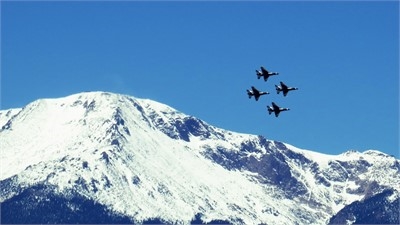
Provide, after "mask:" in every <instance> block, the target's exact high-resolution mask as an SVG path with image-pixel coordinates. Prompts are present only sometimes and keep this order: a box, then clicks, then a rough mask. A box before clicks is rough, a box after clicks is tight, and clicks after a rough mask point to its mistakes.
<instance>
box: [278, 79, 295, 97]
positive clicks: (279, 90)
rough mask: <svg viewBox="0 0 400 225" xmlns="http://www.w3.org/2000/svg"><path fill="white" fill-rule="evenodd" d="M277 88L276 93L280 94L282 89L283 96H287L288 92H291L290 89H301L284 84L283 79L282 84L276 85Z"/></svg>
mask: <svg viewBox="0 0 400 225" xmlns="http://www.w3.org/2000/svg"><path fill="white" fill-rule="evenodd" d="M275 89H276V93H277V94H278V95H279V93H280V92H281V91H282V92H283V96H286V95H287V93H288V92H289V91H293V90H299V89H298V88H296V87H288V86H287V85H286V84H284V83H283V82H282V81H281V85H280V86H278V85H275Z"/></svg>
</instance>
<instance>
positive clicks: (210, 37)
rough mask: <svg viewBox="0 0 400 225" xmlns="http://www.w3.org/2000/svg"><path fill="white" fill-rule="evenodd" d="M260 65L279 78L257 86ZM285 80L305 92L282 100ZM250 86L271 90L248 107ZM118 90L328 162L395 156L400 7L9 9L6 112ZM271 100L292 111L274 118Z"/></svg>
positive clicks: (4, 52)
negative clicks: (360, 154) (372, 154)
mask: <svg viewBox="0 0 400 225" xmlns="http://www.w3.org/2000/svg"><path fill="white" fill-rule="evenodd" d="M261 65H263V66H265V67H266V68H267V69H269V70H271V71H277V72H279V73H280V75H279V76H275V77H271V78H270V79H269V80H268V82H264V81H262V80H257V78H256V75H255V69H258V68H259V67H260V66H261ZM279 81H284V82H285V83H286V84H288V85H289V86H295V87H298V88H299V90H298V91H295V92H291V93H289V94H288V96H287V97H285V98H284V97H283V96H282V95H277V94H276V92H275V90H274V85H275V84H278V83H279ZM252 85H254V86H255V87H257V88H259V89H260V90H266V91H269V92H271V94H270V95H268V96H262V97H261V98H260V100H259V101H258V102H255V101H254V99H251V100H250V99H248V97H247V95H246V89H247V88H250V86H252ZM83 91H110V92H116V93H122V94H128V95H132V96H135V97H140V98H150V99H153V100H156V101H159V102H162V103H165V104H167V105H170V106H172V107H174V108H176V109H178V110H179V111H182V112H184V113H186V114H189V115H193V116H196V117H198V118H200V119H203V120H205V121H206V122H208V123H210V124H212V125H215V126H218V127H222V128H225V129H228V130H232V131H237V132H244V133H251V134H260V135H263V136H265V137H266V138H268V139H273V140H279V141H283V142H287V143H290V144H292V145H295V146H297V147H300V148H305V149H310V150H314V151H318V152H324V153H328V154H339V153H341V152H344V151H346V150H350V149H355V150H359V151H364V150H368V149H378V150H380V151H383V152H386V153H388V154H392V155H396V156H397V157H399V3H398V2H396V1H390V2H369V1H366V2H341V1H339V2H316V1H310V2H293V1H283V2H270V1H266V2H258V1H256V2H179V1H178V2H135V1H133V2H130V1H122V2H107V1H99V2H79V1H77V2H51V1H47V2H4V1H2V2H1V109H8V108H14V107H23V106H24V105H26V104H28V103H29V102H31V101H34V100H36V99H39V98H53V97H63V96H67V95H70V94H74V93H78V92H83ZM272 101H274V102H276V103H277V104H278V105H280V106H282V107H289V108H290V109H291V110H290V111H288V112H283V113H281V115H280V117H279V118H275V117H274V116H269V115H268V114H267V111H266V105H267V104H269V105H270V104H271V102H272Z"/></svg>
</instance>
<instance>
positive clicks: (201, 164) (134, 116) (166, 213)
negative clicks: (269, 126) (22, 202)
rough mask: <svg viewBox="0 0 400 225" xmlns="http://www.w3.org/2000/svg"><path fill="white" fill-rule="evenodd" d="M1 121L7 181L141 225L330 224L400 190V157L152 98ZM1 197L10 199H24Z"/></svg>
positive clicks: (71, 106) (92, 102)
mask: <svg viewBox="0 0 400 225" xmlns="http://www.w3.org/2000/svg"><path fill="white" fill-rule="evenodd" d="M0 119H1V120H0V122H1V123H0V125H1V126H2V127H1V130H0V139H1V140H2V141H1V143H0V145H1V146H0V147H1V149H2V154H1V157H0V165H1V174H0V180H1V181H2V182H3V184H6V183H7V182H8V181H10V180H12V181H13V182H14V183H15V184H17V185H19V186H20V187H21V188H22V189H24V188H27V187H30V186H33V185H36V184H46V185H52V186H55V187H57V191H58V193H61V194H62V193H66V192H68V190H76V191H78V193H79V194H81V195H83V196H86V197H87V198H89V199H93V200H94V201H96V202H98V203H100V204H103V205H105V206H107V207H109V208H110V209H111V210H113V211H115V212H118V213H121V214H123V215H127V216H129V217H130V218H132V219H133V221H137V222H141V221H146V220H149V219H153V218H160V219H162V220H163V221H169V222H183V223H189V222H190V221H191V220H193V219H194V218H195V216H198V215H200V217H201V220H202V221H203V222H209V221H212V220H223V221H229V222H231V223H239V224H241V223H245V224H253V223H254V224H259V223H273V224H274V223H275V224H276V223H279V224H296V223H298V224H324V223H326V222H327V221H328V219H329V218H330V217H331V216H332V215H333V214H334V213H336V212H338V211H339V210H340V209H342V208H343V207H344V206H346V205H348V204H350V203H351V202H353V201H355V200H361V199H363V198H364V197H366V196H367V195H374V194H376V193H379V192H380V191H382V190H383V189H386V188H392V189H394V190H396V191H399V190H400V187H399V183H400V175H399V168H400V166H399V160H398V159H395V158H394V157H391V156H388V155H385V154H383V153H380V152H378V151H367V152H364V153H359V152H347V153H344V154H342V155H338V156H331V155H324V154H320V153H316V152H312V151H307V150H302V149H298V148H296V147H294V146H291V145H288V144H284V143H281V142H276V141H271V140H267V139H265V138H264V137H261V136H256V135H249V134H241V133H236V132H230V131H226V130H223V129H220V128H216V127H213V126H211V125H209V124H207V123H205V122H204V121H201V120H199V119H197V118H195V117H192V116H188V115H185V114H183V113H181V112H179V111H177V110H175V109H173V108H171V107H169V106H167V105H164V104H161V103H158V102H155V101H152V100H148V99H138V98H133V97H130V96H125V95H118V94H113V93H105V92H89V93H80V94H75V95H71V96H68V97H64V98H59V99H42V100H37V101H35V102H32V103H31V104H28V105H27V106H25V107H24V108H22V109H15V110H12V111H0ZM4 186H6V185H3V186H2V187H4ZM3 189H4V190H2V194H1V195H0V201H1V202H4V201H5V200H7V199H10V198H12V197H13V196H16V195H18V194H19V192H18V191H14V190H13V189H12V188H7V187H5V188H3Z"/></svg>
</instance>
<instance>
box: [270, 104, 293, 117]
mask: <svg viewBox="0 0 400 225" xmlns="http://www.w3.org/2000/svg"><path fill="white" fill-rule="evenodd" d="M267 107H268V113H269V115H271V113H272V112H274V113H275V117H278V116H279V113H280V112H282V111H288V110H290V109H289V108H280V107H279V106H277V105H276V104H275V102H272V107H271V106H269V105H267Z"/></svg>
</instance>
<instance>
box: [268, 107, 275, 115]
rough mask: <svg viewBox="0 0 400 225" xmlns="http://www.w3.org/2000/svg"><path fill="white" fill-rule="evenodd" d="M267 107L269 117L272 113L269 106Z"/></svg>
mask: <svg viewBox="0 0 400 225" xmlns="http://www.w3.org/2000/svg"><path fill="white" fill-rule="evenodd" d="M267 107H268V114H269V115H271V113H272V112H273V111H274V110H273V109H272V108H271V107H270V106H267Z"/></svg>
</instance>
